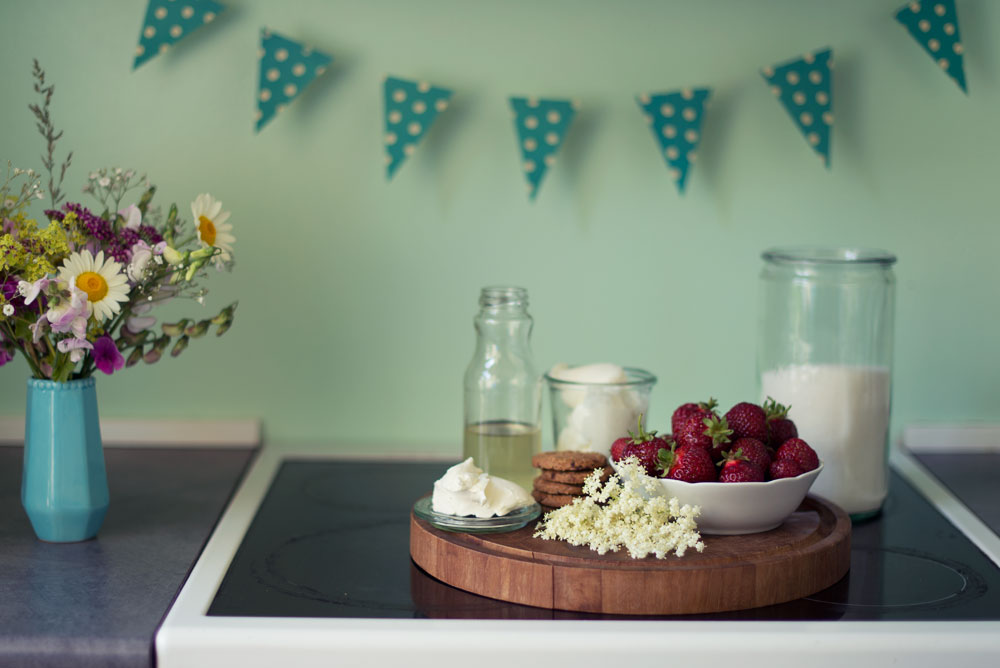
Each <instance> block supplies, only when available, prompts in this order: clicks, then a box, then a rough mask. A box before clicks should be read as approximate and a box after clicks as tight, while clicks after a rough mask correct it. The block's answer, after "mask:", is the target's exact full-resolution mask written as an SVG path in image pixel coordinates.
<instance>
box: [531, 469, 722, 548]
mask: <svg viewBox="0 0 1000 668" xmlns="http://www.w3.org/2000/svg"><path fill="white" fill-rule="evenodd" d="M619 469H620V471H621V475H620V476H619V475H612V476H611V477H610V478H608V480H607V482H605V483H603V484H602V483H601V473H600V471H599V470H596V471H594V473H592V474H591V475H590V476H589V477H588V478H587V480H586V481H585V482H584V485H583V492H584V494H586V496H584V497H581V498H578V499H575V500H574V501H573V503H572V504H571V505H568V506H563V507H562V508H558V509H556V510H553V511H551V512H549V513H547V514H546V515H545V517H543V518H542V521H541V522H539V523H538V526H537V527H536V530H535V534H534V536H535V538H542V539H544V540H556V539H560V540H565V541H566V542H568V543H569V544H570V545H588V546H589V547H590V549H592V550H594V551H595V552H597V553H598V554H605V553H607V552H608V551H611V552H617V551H618V550H619V549H620V548H621V547H624V548H625V549H626V550H628V553H629V556H630V557H632V558H633V559H642V558H643V557H646V556H648V555H649V554H655V555H656V558H657V559H666V558H667V555H669V554H670V553H674V554H675V555H677V556H678V557H683V556H684V553H685V552H686V551H687V549H688V548H694V549H695V550H697V551H698V552H702V551H703V550H704V549H705V544H704V543H703V542H702V540H701V534H700V533H698V525H697V524H696V522H695V518H696V517H698V515H699V514H700V513H701V508H700V507H699V506H693V507H692V506H690V505H687V504H685V505H683V506H682V505H680V502H679V501H678V500H677V498H676V497H674V498H670V499H667V498H666V497H664V496H656V495H655V491H656V488H657V486H658V483H657V482H656V480H655V479H653V478H650V477H648V476H646V475H643V473H644V469H643V468H642V466H641V464H639V460H638V459H636V458H635V457H629V458H627V459H625V460H624V461H622V462H619Z"/></svg>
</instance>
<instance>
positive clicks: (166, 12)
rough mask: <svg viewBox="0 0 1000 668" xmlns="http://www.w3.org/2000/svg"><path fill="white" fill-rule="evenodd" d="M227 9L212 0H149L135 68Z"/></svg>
mask: <svg viewBox="0 0 1000 668" xmlns="http://www.w3.org/2000/svg"><path fill="white" fill-rule="evenodd" d="M224 9H225V6H223V5H221V4H219V3H218V2H213V1H212V0H180V1H174V0H149V5H148V6H147V7H146V20H145V21H143V22H142V30H141V31H140V32H139V44H138V45H137V46H136V47H135V60H134V61H133V62H132V69H133V70H134V69H137V68H138V67H139V66H140V65H142V64H143V63H145V62H146V61H147V60H149V59H150V58H152V57H153V56H155V55H157V54H159V53H163V52H164V51H166V50H167V49H169V48H170V46H171V45H173V44H174V42H177V41H180V40H181V39H183V38H184V37H187V36H188V35H190V34H191V33H193V32H194V31H195V30H197V29H198V28H200V27H201V26H203V25H205V24H206V23H211V22H212V21H213V20H214V19H215V17H216V16H218V15H219V13H220V12H222V11H223V10H224Z"/></svg>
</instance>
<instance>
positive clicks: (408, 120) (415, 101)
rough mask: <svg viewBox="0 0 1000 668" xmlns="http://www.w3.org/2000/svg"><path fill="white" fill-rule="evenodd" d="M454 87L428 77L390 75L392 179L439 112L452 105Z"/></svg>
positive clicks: (387, 96) (388, 133) (387, 122)
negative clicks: (413, 78)
mask: <svg viewBox="0 0 1000 668" xmlns="http://www.w3.org/2000/svg"><path fill="white" fill-rule="evenodd" d="M451 94H452V91H451V90H449V89H447V88H441V87H439V86H432V85H430V84H428V83H427V82H425V81H408V80H406V79H397V78H395V77H387V78H386V80H385V85H384V97H385V153H386V156H387V160H386V168H385V176H386V178H387V179H391V178H392V177H393V175H394V174H395V173H396V170H397V169H399V167H400V165H402V164H403V161H404V160H406V158H407V156H409V155H412V153H413V152H414V150H416V147H417V144H419V143H420V141H421V140H422V139H423V138H424V135H426V134H427V131H428V130H429V129H430V127H431V124H432V123H434V121H435V120H436V119H437V116H438V114H439V113H441V112H442V111H444V110H445V109H447V108H448V102H449V101H450V100H451Z"/></svg>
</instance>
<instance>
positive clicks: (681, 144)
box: [638, 88, 712, 194]
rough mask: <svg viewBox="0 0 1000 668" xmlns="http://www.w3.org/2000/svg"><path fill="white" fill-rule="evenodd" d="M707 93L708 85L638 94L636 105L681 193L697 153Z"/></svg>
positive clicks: (709, 92)
mask: <svg viewBox="0 0 1000 668" xmlns="http://www.w3.org/2000/svg"><path fill="white" fill-rule="evenodd" d="M711 94H712V89H711V88H685V89H683V90H677V91H671V92H668V93H648V94H644V95H640V96H639V97H638V102H639V107H640V108H641V109H642V111H643V115H644V116H645V117H646V120H647V122H648V123H649V128H650V129H651V130H652V131H653V136H654V137H655V138H656V141H657V143H658V145H659V147H660V151H661V153H662V154H663V157H664V159H665V160H666V161H667V166H668V167H669V169H670V175H671V176H672V177H673V179H674V182H675V183H676V184H677V190H678V191H680V192H681V194H683V193H684V186H685V185H686V184H687V175H688V171H689V170H690V169H691V165H692V164H694V161H695V158H696V156H697V152H698V142H700V141H701V121H702V118H703V116H704V113H705V104H706V103H707V102H708V98H709V96H710V95H711Z"/></svg>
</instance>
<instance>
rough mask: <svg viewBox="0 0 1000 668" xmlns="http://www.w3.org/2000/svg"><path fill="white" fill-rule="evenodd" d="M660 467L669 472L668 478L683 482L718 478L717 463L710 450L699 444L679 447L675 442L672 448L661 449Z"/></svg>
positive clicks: (713, 480) (709, 480)
mask: <svg viewBox="0 0 1000 668" xmlns="http://www.w3.org/2000/svg"><path fill="white" fill-rule="evenodd" d="M660 468H662V469H663V470H664V471H666V472H667V475H666V477H667V478H671V479H673V480H681V481H683V482H715V479H716V473H715V465H714V464H712V459H711V457H709V456H708V450H706V449H705V448H702V447H698V446H697V445H693V446H692V445H682V446H681V447H677V444H676V443H674V444H673V445H672V446H670V450H661V451H660Z"/></svg>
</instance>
